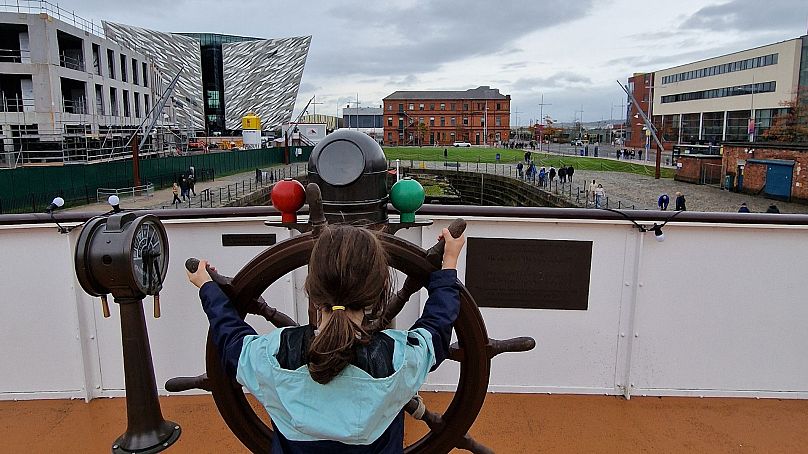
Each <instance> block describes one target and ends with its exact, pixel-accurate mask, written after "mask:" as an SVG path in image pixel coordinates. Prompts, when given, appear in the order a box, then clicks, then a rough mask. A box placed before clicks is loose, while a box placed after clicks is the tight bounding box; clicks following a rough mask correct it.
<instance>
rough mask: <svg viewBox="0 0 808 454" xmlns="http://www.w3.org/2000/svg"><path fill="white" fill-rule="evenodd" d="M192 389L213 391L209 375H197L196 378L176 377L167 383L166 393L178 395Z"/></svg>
mask: <svg viewBox="0 0 808 454" xmlns="http://www.w3.org/2000/svg"><path fill="white" fill-rule="evenodd" d="M192 389H203V390H205V391H211V387H210V380H208V374H202V375H197V376H196V377H175V378H172V379H169V380H168V381H167V382H166V391H168V392H172V393H178V392H182V391H189V390H192Z"/></svg>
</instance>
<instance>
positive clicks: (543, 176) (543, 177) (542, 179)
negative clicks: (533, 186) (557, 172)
mask: <svg viewBox="0 0 808 454" xmlns="http://www.w3.org/2000/svg"><path fill="white" fill-rule="evenodd" d="M539 186H541V187H545V186H547V169H545V168H544V167H542V168H541V170H539Z"/></svg>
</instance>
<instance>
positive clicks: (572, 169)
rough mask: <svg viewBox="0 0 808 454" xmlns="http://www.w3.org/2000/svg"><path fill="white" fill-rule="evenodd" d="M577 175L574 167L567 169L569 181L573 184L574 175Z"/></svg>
mask: <svg viewBox="0 0 808 454" xmlns="http://www.w3.org/2000/svg"><path fill="white" fill-rule="evenodd" d="M574 173H575V169H574V168H573V167H572V166H569V167H567V179H568V180H569V181H570V183H572V174H574Z"/></svg>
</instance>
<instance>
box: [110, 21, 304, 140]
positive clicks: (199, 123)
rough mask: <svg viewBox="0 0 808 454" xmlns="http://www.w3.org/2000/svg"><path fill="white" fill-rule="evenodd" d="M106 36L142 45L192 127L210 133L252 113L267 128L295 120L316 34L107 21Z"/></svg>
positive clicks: (232, 128)
mask: <svg viewBox="0 0 808 454" xmlns="http://www.w3.org/2000/svg"><path fill="white" fill-rule="evenodd" d="M104 30H105V34H106V36H107V38H109V39H111V40H113V41H116V42H118V43H121V44H122V43H126V45H127V46H129V47H132V48H134V49H138V50H139V51H140V52H142V53H144V54H145V55H148V56H149V57H150V58H152V59H153V61H154V64H155V68H156V70H157V71H159V72H161V74H162V75H163V77H164V78H166V79H170V78H172V77H174V75H176V74H177V73H178V72H180V71H182V74H181V76H180V80H179V82H178V84H177V88H176V89H175V92H174V98H175V100H178V101H179V103H180V106H181V108H180V113H179V115H178V118H179V119H180V120H182V113H181V110H182V106H184V108H185V109H186V114H187V115H188V118H189V121H190V122H191V127H192V128H194V129H196V130H198V131H201V132H204V133H205V134H206V135H211V134H213V133H215V132H218V133H221V134H223V135H229V134H232V133H234V132H236V131H238V130H240V129H241V118H242V117H243V116H244V115H246V114H248V113H250V112H253V113H255V114H257V115H258V116H259V117H261V125H262V129H264V130H272V129H275V128H276V127H278V126H280V125H281V124H283V123H287V122H289V121H290V120H291V116H292V110H293V109H294V104H295V100H296V98H297V91H298V88H299V87H300V80H301V78H302V77H303V68H304V66H305V64H306V56H307V55H308V52H309V45H310V43H311V36H305V37H295V38H280V39H260V38H253V37H244V36H231V35H221V34H217V33H182V34H179V33H165V32H159V31H154V30H147V29H144V28H140V27H133V26H129V25H122V24H115V23H112V22H104Z"/></svg>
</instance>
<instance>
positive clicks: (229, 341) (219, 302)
mask: <svg viewBox="0 0 808 454" xmlns="http://www.w3.org/2000/svg"><path fill="white" fill-rule="evenodd" d="M199 299H200V300H202V309H204V310H205V314H207V316H208V321H210V332H211V337H212V338H213V343H214V344H215V345H216V348H217V350H218V351H219V356H220V357H221V359H222V366H223V367H224V370H225V372H226V373H227V375H229V376H231V377H235V376H236V369H237V368H238V358H239V356H240V355H241V346H242V344H243V343H244V337H246V336H249V335H251V334H258V333H256V332H255V330H254V329H253V328H252V326H250V325H248V324H247V322H245V321H244V320H242V319H241V317H239V316H238V312H237V311H236V308H235V307H233V304H232V303H230V299H229V298H228V297H227V295H225V294H224V292H222V289H220V288H219V286H218V285H217V284H216V283H215V282H206V283H205V284H204V285H202V287H200V288H199Z"/></svg>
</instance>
